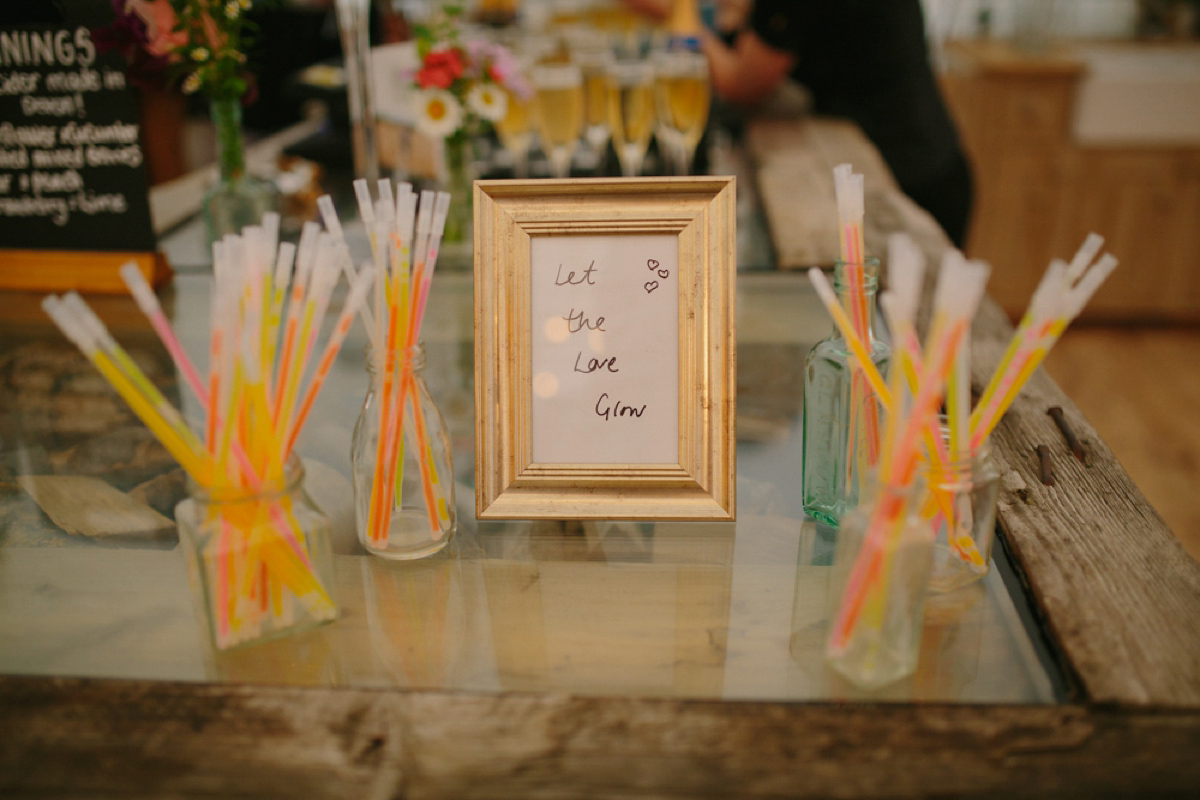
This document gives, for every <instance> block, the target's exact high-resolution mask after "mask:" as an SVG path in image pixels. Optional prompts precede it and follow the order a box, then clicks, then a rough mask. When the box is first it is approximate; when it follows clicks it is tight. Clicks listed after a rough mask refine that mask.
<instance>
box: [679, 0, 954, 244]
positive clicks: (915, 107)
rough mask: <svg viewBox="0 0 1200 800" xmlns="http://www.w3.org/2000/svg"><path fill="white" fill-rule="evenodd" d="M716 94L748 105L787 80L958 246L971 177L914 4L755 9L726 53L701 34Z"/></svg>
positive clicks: (847, 1) (828, 2)
mask: <svg viewBox="0 0 1200 800" xmlns="http://www.w3.org/2000/svg"><path fill="white" fill-rule="evenodd" d="M702 46H703V48H704V52H705V53H706V54H707V55H708V57H709V63H710V65H711V71H712V81H713V86H714V88H715V90H716V92H717V94H719V95H721V96H722V97H723V98H725V99H727V100H730V101H733V102H753V101H756V100H759V99H761V98H762V97H764V96H766V95H767V94H768V93H769V92H771V91H772V90H773V89H775V87H776V86H777V85H778V84H779V83H780V82H781V81H782V80H783V79H784V78H785V77H787V76H788V75H789V74H790V75H791V77H792V78H794V79H795V80H796V81H797V82H798V83H800V84H802V85H804V86H805V87H806V88H807V89H808V90H809V91H810V92H811V94H812V99H813V109H814V111H816V112H817V113H819V114H828V115H832V116H839V117H845V118H848V119H850V120H853V121H854V122H856V123H857V124H858V126H859V127H860V128H862V130H863V132H864V133H865V134H866V135H867V137H868V138H869V139H870V140H871V141H872V142H873V143H874V144H875V146H876V147H877V148H878V149H879V152H880V153H881V154H882V155H883V158H884V160H885V161H886V162H887V164H888V167H890V168H891V170H892V173H893V174H894V175H895V177H896V181H897V182H898V183H899V184H900V188H901V189H903V190H904V192H905V194H907V195H908V196H909V197H911V198H912V199H913V200H914V201H915V202H916V203H917V204H918V205H920V206H921V207H922V208H924V209H925V210H926V211H928V212H929V213H930V214H931V215H932V216H933V217H934V218H935V219H936V220H937V221H938V223H939V224H940V225H941V226H942V228H943V229H944V230H945V231H946V234H947V235H948V236H949V237H950V239H951V240H952V241H953V242H954V243H955V244H956V245H957V246H958V247H960V248H961V247H962V246H963V241H964V239H965V237H966V233H967V224H968V222H969V221H970V212H971V195H972V182H971V170H970V167H969V166H968V164H967V160H966V157H965V156H964V154H963V151H962V148H961V146H960V145H959V141H958V133H957V131H956V130H955V127H954V123H953V121H952V120H951V119H950V114H949V112H948V111H947V109H946V105H945V103H944V102H943V100H942V97H941V94H940V93H939V91H938V87H937V83H936V80H935V78H934V75H933V69H932V67H931V65H930V62H929V50H928V47H927V45H926V42H925V25H924V17H923V14H922V11H921V3H920V0H755V3H754V8H753V11H752V12H751V15H750V18H749V21H748V27H747V29H745V30H742V31H740V32H739V33H738V34H737V35H736V37H735V38H734V40H733V43H732V46H730V45H727V44H725V42H723V41H721V40H720V39H718V38H717V37H716V36H713V35H711V34H706V35H705V36H704V37H703V39H702Z"/></svg>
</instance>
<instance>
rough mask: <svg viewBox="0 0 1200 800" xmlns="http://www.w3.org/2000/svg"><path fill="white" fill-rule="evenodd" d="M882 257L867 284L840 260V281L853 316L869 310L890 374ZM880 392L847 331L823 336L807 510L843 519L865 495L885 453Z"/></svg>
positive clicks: (809, 361) (813, 363)
mask: <svg viewBox="0 0 1200 800" xmlns="http://www.w3.org/2000/svg"><path fill="white" fill-rule="evenodd" d="M878 286H879V261H878V260H877V259H874V258H868V259H867V260H866V263H865V264H864V265H863V281H862V285H861V286H860V287H858V288H857V289H853V288H851V287H850V286H849V285H848V283H847V280H846V264H845V263H844V262H842V261H838V262H837V263H836V265H835V267H834V273H833V288H834V290H835V291H836V292H837V295H838V300H839V301H840V302H841V303H842V305H843V307H846V308H847V313H848V314H849V316H850V318H851V319H852V320H853V319H854V318H855V314H854V313H851V312H850V309H851V307H856V308H858V309H859V312H858V313H862V314H865V319H866V325H867V330H868V331H869V338H870V343H869V345H868V350H869V352H870V354H871V361H873V362H874V363H875V366H876V367H877V368H878V369H879V372H880V373H881V374H882V375H884V376H886V375H887V366H888V362H889V359H890V357H891V348H890V346H889V345H888V344H887V343H886V342H883V341H880V340H879V339H877V338H876V337H875V333H874V320H875V291H876V289H877V288H878ZM881 412H882V407H881V405H880V403H879V399H878V398H877V397H876V396H875V393H874V392H873V391H872V390H871V387H870V385H869V384H868V383H867V381H866V378H865V377H863V375H862V374H861V371H860V370H858V369H857V367H856V366H855V362H854V359H853V358H852V357H851V356H850V355H849V348H848V346H847V344H846V340H845V339H844V338H843V337H842V335H841V333H840V332H839V331H838V330H837V328H836V327H835V328H834V331H833V333H832V334H831V335H830V336H829V337H828V338H826V339H822V340H821V341H819V342H817V343H816V344H815V345H814V346H813V348H812V350H810V351H809V352H808V357H807V358H806V359H805V361H804V433H803V436H804V440H803V462H802V466H801V471H800V483H801V486H802V491H803V503H804V513H805V514H807V515H808V516H810V517H812V518H813V519H815V520H817V521H818V522H823V523H825V524H827V525H832V526H834V527H837V524H838V520H839V519H840V518H841V516H842V515H843V514H844V513H846V511H848V510H850V509H851V508H853V507H854V506H855V505H856V504H857V503H858V495H859V488H860V484H861V482H862V477H863V476H864V475H865V474H866V473H867V471H868V470H870V469H871V468H873V467H874V466H875V464H876V463H877V462H878V460H879V448H880V444H881V442H882V433H883V419H882V414H881Z"/></svg>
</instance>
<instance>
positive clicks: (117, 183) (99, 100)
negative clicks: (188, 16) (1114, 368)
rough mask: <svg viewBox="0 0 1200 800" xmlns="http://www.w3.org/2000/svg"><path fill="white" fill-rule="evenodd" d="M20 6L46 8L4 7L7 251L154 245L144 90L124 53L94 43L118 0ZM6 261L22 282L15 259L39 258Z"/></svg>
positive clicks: (2, 154) (0, 200) (1, 194)
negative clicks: (141, 105) (131, 75)
mask: <svg viewBox="0 0 1200 800" xmlns="http://www.w3.org/2000/svg"><path fill="white" fill-rule="evenodd" d="M16 5H17V6H22V7H23V8H27V7H42V8H44V9H46V12H45V13H44V14H42V15H39V14H36V13H29V14H22V15H18V14H17V13H16V9H15V8H10V9H9V10H8V11H0V247H4V248H11V249H13V250H25V251H63V250H70V251H85V252H101V253H105V252H107V253H121V254H125V253H132V252H141V253H148V252H150V251H153V250H154V248H155V238H154V231H153V227H152V225H151V220H150V204H149V194H148V185H147V180H146V171H145V168H144V166H143V160H144V157H143V152H142V146H141V130H140V126H139V124H138V106H137V97H136V95H135V94H134V92H133V90H132V89H131V88H130V87H129V86H128V85H127V83H126V79H125V73H124V63H123V61H122V58H121V56H120V55H119V54H116V53H109V54H104V55H101V54H100V53H98V52H97V49H96V45H95V42H94V41H93V38H92V30H93V29H95V28H97V27H100V26H103V25H106V24H109V23H111V22H112V21H113V9H112V4H111V3H110V2H109V1H108V0H61V1H60V2H58V3H49V2H45V3H37V2H33V3H29V4H23V3H17V4H16ZM6 20H7V21H8V22H7V23H6V22H5V21H6ZM29 20H33V21H29ZM101 260H102V261H103V262H105V263H109V262H112V261H114V259H113V258H107V259H106V258H103V257H102V258H101ZM0 261H7V262H8V263H7V264H6V266H5V271H4V275H2V276H0V282H3V283H4V284H6V285H12V281H11V280H10V277H12V276H11V275H10V274H9V273H10V272H11V271H12V266H13V264H16V263H18V261H19V262H20V263H22V264H26V263H27V264H30V265H34V264H36V263H38V262H39V259H36V258H32V257H30V256H29V255H28V254H24V255H22V256H19V257H18V256H17V255H14V254H11V253H10V254H5V253H3V251H0ZM47 263H50V262H49V261H47ZM72 263H79V264H82V263H83V262H82V261H80V260H79V259H78V258H76V259H75V261H74V262H72ZM116 266H118V267H119V263H117V264H116ZM31 268H33V269H36V268H37V267H36V266H33V267H31ZM112 273H113V278H114V279H116V270H115V268H114V269H113V270H112ZM20 277H21V279H22V280H24V279H27V278H29V277H30V276H27V275H23V276H20ZM115 283H116V285H120V281H119V280H116V281H115Z"/></svg>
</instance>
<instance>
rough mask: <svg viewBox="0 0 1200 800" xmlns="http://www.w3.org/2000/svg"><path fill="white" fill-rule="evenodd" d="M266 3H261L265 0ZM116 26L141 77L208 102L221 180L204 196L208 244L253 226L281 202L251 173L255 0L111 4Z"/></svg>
mask: <svg viewBox="0 0 1200 800" xmlns="http://www.w3.org/2000/svg"><path fill="white" fill-rule="evenodd" d="M259 2H260V3H261V2H263V0H259ZM112 3H113V10H114V11H115V12H116V15H117V19H116V21H115V22H114V24H113V25H112V26H110V27H109V28H107V29H105V31H106V34H107V39H111V40H112V46H114V47H119V48H121V50H122V52H124V53H125V55H126V58H127V59H128V61H129V64H130V70H131V71H133V72H134V73H135V74H140V73H144V72H146V71H147V70H151V71H153V70H158V71H164V70H165V71H166V72H167V73H168V74H172V75H174V76H175V78H176V79H177V80H182V88H183V92H184V94H195V93H196V92H201V93H203V94H204V95H205V96H206V97H207V98H208V100H209V105H210V110H211V113H212V119H213V124H214V126H215V127H216V133H217V168H218V180H217V182H216V183H215V184H214V185H213V186H212V187H211V188H210V189H209V190H208V192H207V193H206V194H205V196H204V201H203V206H202V209H203V212H204V222H205V226H206V227H207V229H208V238H209V241H213V240H216V239H219V238H221V237H222V236H224V235H225V234H227V233H236V232H237V231H239V230H241V229H242V228H243V227H244V226H246V225H253V224H255V223H256V222H258V220H259V219H261V218H262V215H263V214H264V213H266V212H267V211H271V210H273V209H274V208H275V207H276V205H277V203H278V192H277V190H276V188H275V186H274V184H273V183H271V182H269V181H264V180H261V179H259V178H255V177H253V176H252V175H249V174H248V173H247V172H246V148H245V137H244V136H243V133H242V104H243V102H246V101H247V100H249V99H252V96H253V92H252V85H253V83H252V78H251V76H250V74H249V72H248V71H247V70H246V55H245V53H246V50H247V49H248V48H249V46H250V45H251V43H252V39H253V34H254V31H255V26H254V23H253V22H251V21H250V20H249V19H247V18H246V12H248V11H249V10H250V8H251V6H252V5H253V0H112Z"/></svg>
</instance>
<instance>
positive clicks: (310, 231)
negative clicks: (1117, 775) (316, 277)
mask: <svg viewBox="0 0 1200 800" xmlns="http://www.w3.org/2000/svg"><path fill="white" fill-rule="evenodd" d="M320 230H321V228H320V226H319V225H317V224H316V223H315V222H306V223H305V224H304V228H303V230H302V231H301V233H300V247H299V249H298V250H297V254H296V277H295V279H294V280H293V281H292V297H291V301H290V304H289V305H288V312H287V327H286V329H285V331H284V335H283V351H282V354H281V357H280V359H279V373H278V375H277V378H276V381H275V399H274V403H273V404H272V407H271V408H272V411H273V412H274V414H275V421H276V424H277V425H278V423H279V415H280V413H281V411H282V406H283V395H284V387H285V385H286V384H287V382H288V376H289V375H290V374H291V369H292V357H293V353H294V351H295V347H296V336H297V330H296V326H297V325H298V324H299V322H300V313H301V308H302V305H303V303H304V296H305V294H306V293H307V291H308V283H309V277H310V275H311V273H312V268H313V264H314V262H315V253H314V246H315V245H316V241H317V237H318V235H319V234H320Z"/></svg>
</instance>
